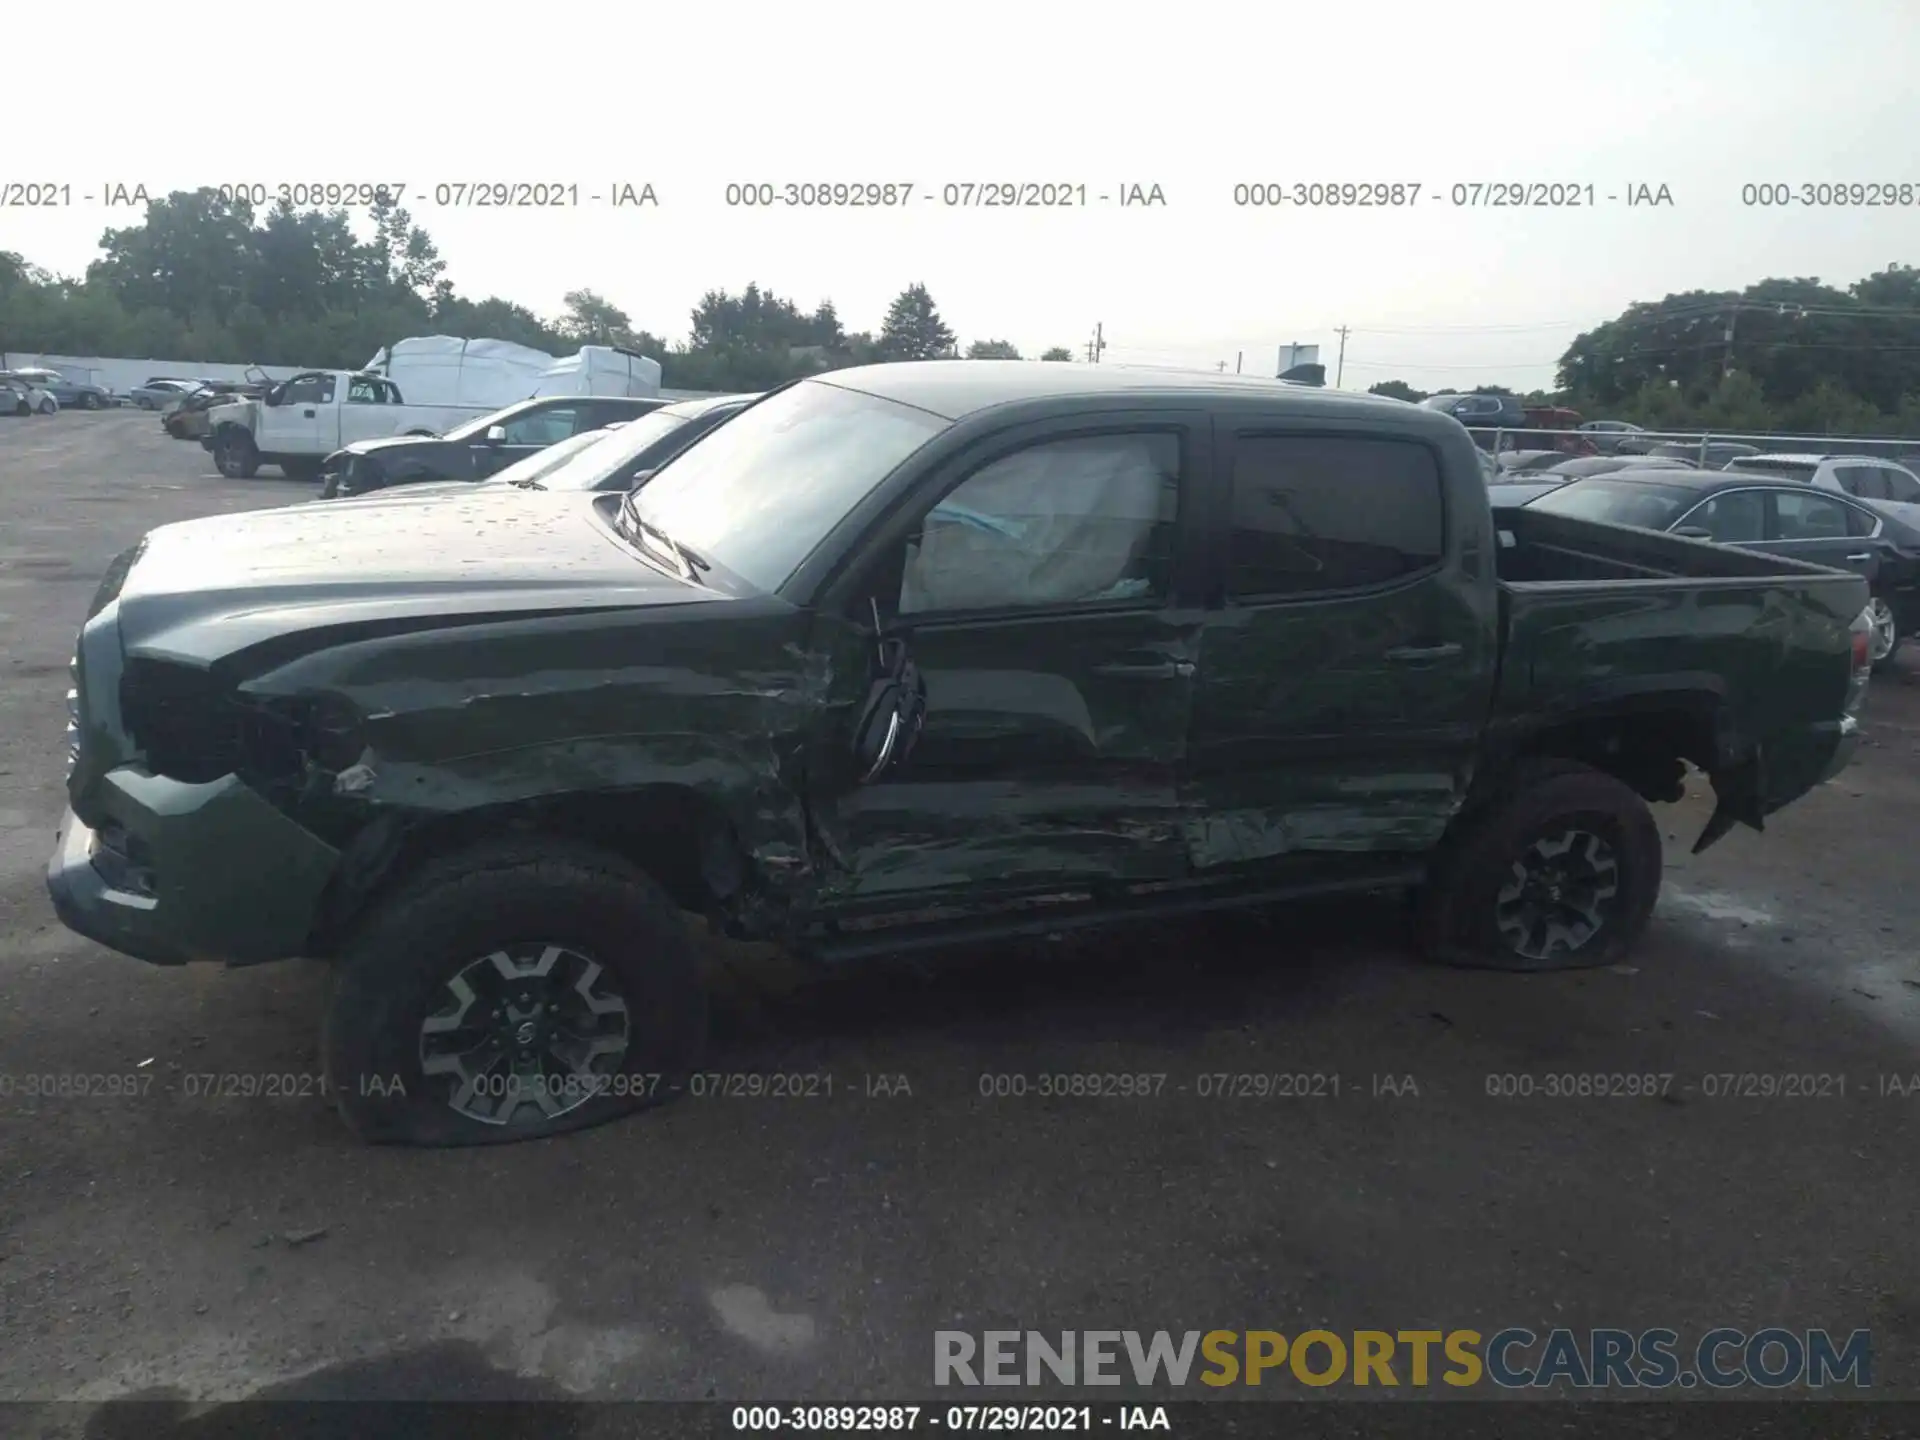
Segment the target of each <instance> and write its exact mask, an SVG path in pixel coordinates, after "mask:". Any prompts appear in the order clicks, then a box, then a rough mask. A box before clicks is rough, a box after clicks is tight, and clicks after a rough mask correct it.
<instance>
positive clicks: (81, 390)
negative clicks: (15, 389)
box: [13, 366, 113, 410]
mask: <svg viewBox="0 0 1920 1440" xmlns="http://www.w3.org/2000/svg"><path fill="white" fill-rule="evenodd" d="M13 374H14V378H15V379H18V380H25V381H26V382H27V383H28V384H29V385H33V386H37V387H38V388H39V389H41V390H44V391H46V392H47V394H49V395H51V396H53V398H54V399H55V400H57V401H59V402H60V408H61V409H62V410H75V409H78V410H99V409H103V408H104V407H106V406H108V405H111V404H113V392H112V391H111V390H109V389H107V388H106V386H104V385H94V384H91V383H90V382H88V381H85V380H71V379H68V378H67V377H66V376H65V375H62V374H61V373H60V372H59V371H58V370H48V369H46V368H44V367H41V366H34V367H31V368H27V369H20V370H15V371H14V372H13Z"/></svg>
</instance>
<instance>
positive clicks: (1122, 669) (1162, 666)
mask: <svg viewBox="0 0 1920 1440" xmlns="http://www.w3.org/2000/svg"><path fill="white" fill-rule="evenodd" d="M1093 673H1094V674H1096V675H1124V676H1126V677H1127V678H1128V679H1130V680H1176V679H1177V680H1184V679H1186V678H1187V676H1189V675H1191V674H1193V662H1192V661H1191V660H1162V661H1161V662H1160V663H1158V664H1156V665H1128V664H1126V663H1124V662H1120V661H1116V662H1115V663H1113V664H1111V665H1096V666H1094V667H1093Z"/></svg>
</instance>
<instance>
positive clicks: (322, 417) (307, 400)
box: [254, 372, 336, 455]
mask: <svg viewBox="0 0 1920 1440" xmlns="http://www.w3.org/2000/svg"><path fill="white" fill-rule="evenodd" d="M334 385H335V381H334V377H333V376H331V375H328V374H325V373H322V372H315V373H312V374H308V375H296V376H294V377H293V379H291V380H289V381H288V382H287V385H286V388H285V389H284V390H282V391H281V392H280V403H279V404H278V405H265V404H263V405H261V407H260V411H259V414H260V432H259V434H257V435H256V436H254V441H255V443H256V444H257V445H258V446H259V448H260V453H261V454H263V455H321V454H324V453H326V452H327V451H328V450H331V449H332V448H333V440H334V439H335V438H336V437H334V436H332V435H330V434H329V433H328V431H329V430H330V428H331V427H332V426H333V424H334V416H335V413H336V412H335V411H334V409H333V401H334Z"/></svg>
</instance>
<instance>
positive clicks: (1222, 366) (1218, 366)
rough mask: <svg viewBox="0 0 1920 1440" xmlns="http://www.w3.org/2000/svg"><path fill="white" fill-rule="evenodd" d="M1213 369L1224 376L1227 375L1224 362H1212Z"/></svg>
mask: <svg viewBox="0 0 1920 1440" xmlns="http://www.w3.org/2000/svg"><path fill="white" fill-rule="evenodd" d="M1213 368H1214V369H1216V370H1218V371H1219V372H1220V373H1221V374H1222V375H1224V374H1226V373H1227V362H1226V361H1224V360H1216V361H1214V362H1213Z"/></svg>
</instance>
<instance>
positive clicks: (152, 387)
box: [127, 376, 200, 410]
mask: <svg viewBox="0 0 1920 1440" xmlns="http://www.w3.org/2000/svg"><path fill="white" fill-rule="evenodd" d="M199 388H200V382H199V381H198V380H169V379H167V378H166V377H165V376H155V377H154V378H153V379H151V380H148V381H146V382H145V383H144V384H140V385H136V386H134V387H133V389H131V390H129V391H128V392H127V399H128V400H130V401H131V402H132V403H133V404H134V405H136V406H138V407H139V408H140V409H142V410H165V409H166V408H167V407H168V406H169V405H174V404H177V403H179V402H180V401H181V400H184V399H186V397H187V396H189V395H191V394H193V392H194V391H196V390H198V389H199Z"/></svg>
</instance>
